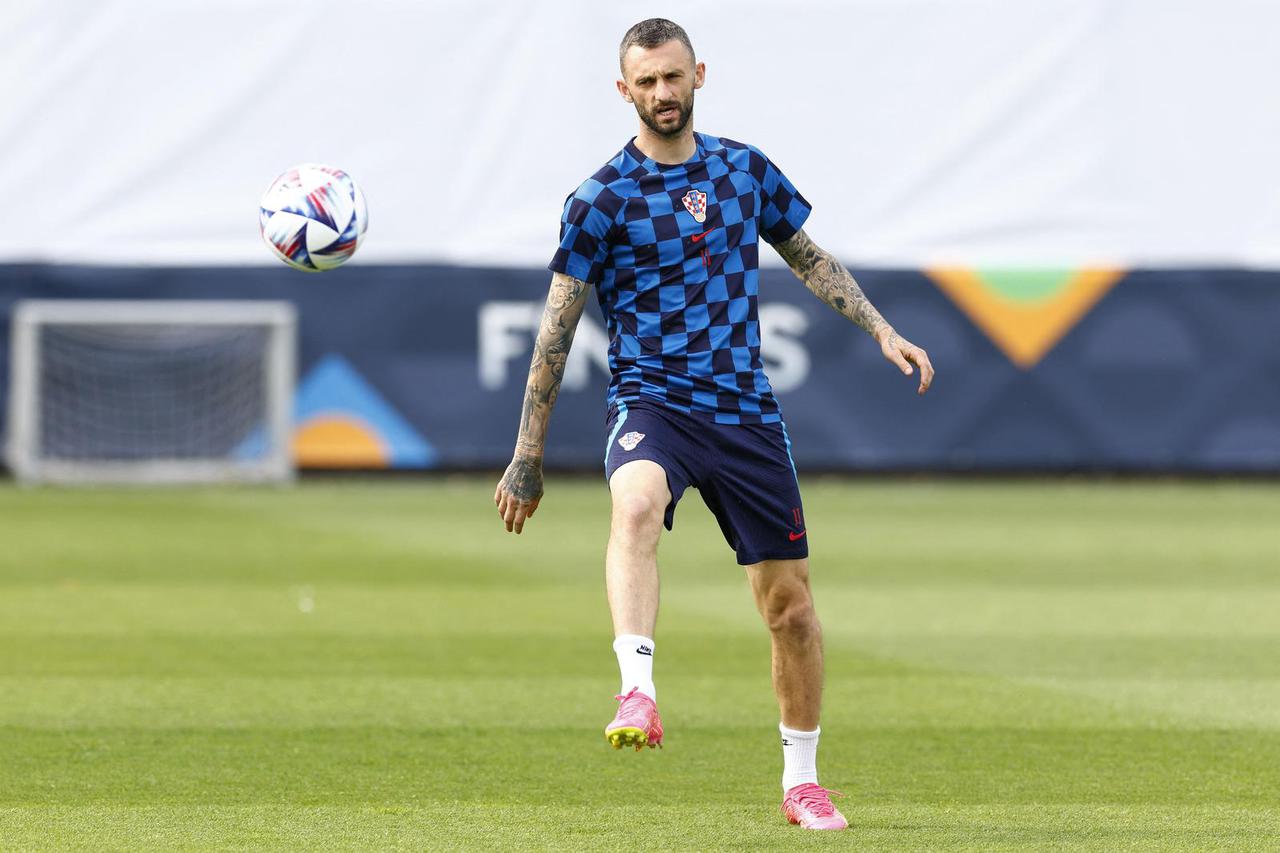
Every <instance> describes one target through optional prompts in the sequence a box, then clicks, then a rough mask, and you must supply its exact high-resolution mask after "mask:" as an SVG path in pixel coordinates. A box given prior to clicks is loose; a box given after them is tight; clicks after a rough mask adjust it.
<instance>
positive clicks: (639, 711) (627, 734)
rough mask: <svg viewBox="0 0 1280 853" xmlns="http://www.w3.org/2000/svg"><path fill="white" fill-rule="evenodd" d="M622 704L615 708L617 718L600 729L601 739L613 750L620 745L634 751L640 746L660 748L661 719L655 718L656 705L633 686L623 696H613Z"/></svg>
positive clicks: (656, 712)
mask: <svg viewBox="0 0 1280 853" xmlns="http://www.w3.org/2000/svg"><path fill="white" fill-rule="evenodd" d="M613 698H614V699H617V700H618V701H619V702H621V703H622V704H621V705H619V706H618V715H617V716H616V717H614V718H613V722H612V723H610V724H609V725H607V726H605V727H604V736H605V739H606V740H608V741H609V743H611V744H613V748H614V749H622V747H623V746H634V747H635V748H636V752H639V751H640V747H642V746H648V747H649V748H650V749H653V748H654V747H655V746H662V717H659V716H658V706H657V704H656V703H655V702H654V701H653V700H652V699H650V698H649V697H648V696H646V695H644V694H643V693H641V692H640V688H638V687H633V688H631V692H630V693H628V694H627V695H626V696H614V697H613Z"/></svg>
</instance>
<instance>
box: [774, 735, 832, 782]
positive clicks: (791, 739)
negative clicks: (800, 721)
mask: <svg viewBox="0 0 1280 853" xmlns="http://www.w3.org/2000/svg"><path fill="white" fill-rule="evenodd" d="M778 731H780V732H782V790H783V792H784V793H785V792H787V791H790V790H791V789H792V788H794V787H795V786H796V785H803V784H804V783H805V782H812V783H813V784H815V785H816V784H818V735H820V734H822V729H821V728H817V729H814V730H813V731H811V732H798V731H796V730H795V729H789V728H787V727H786V726H784V725H782V723H778Z"/></svg>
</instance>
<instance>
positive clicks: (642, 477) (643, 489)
mask: <svg viewBox="0 0 1280 853" xmlns="http://www.w3.org/2000/svg"><path fill="white" fill-rule="evenodd" d="M609 491H610V493H611V494H612V495H613V529H614V531H615V532H618V533H624V534H643V535H652V536H657V535H658V533H659V532H660V531H661V528H662V519H663V516H664V515H665V513H666V510H667V504H668V503H669V502H670V500H671V497H670V491H669V490H668V488H667V476H666V472H664V471H663V469H662V466H660V465H658V463H656V462H651V461H649V460H647V459H644V460H637V461H635V462H629V463H627V464H626V465H623V466H622V467H620V468H618V470H617V471H615V472H614V473H613V476H612V477H611V478H610V480H609Z"/></svg>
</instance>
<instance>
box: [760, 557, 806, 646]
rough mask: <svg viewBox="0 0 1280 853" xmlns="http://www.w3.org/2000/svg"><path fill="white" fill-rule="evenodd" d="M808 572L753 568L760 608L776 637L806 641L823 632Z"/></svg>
mask: <svg viewBox="0 0 1280 853" xmlns="http://www.w3.org/2000/svg"><path fill="white" fill-rule="evenodd" d="M807 568H808V567H807V566H801V567H788V568H780V567H765V564H761V565H760V566H759V567H755V566H753V567H752V569H753V572H752V574H753V577H752V586H753V587H754V589H755V593H756V604H757V605H758V606H759V608H760V615H761V616H762V617H764V621H765V624H766V625H768V626H769V630H770V631H772V632H773V633H774V634H779V635H784V636H787V637H790V638H793V639H798V640H806V639H809V638H810V637H813V636H815V635H817V634H818V633H819V632H820V631H821V627H820V625H819V623H818V614H817V612H816V611H815V610H814V608H813V595H812V594H811V593H810V591H809V576H808V571H807Z"/></svg>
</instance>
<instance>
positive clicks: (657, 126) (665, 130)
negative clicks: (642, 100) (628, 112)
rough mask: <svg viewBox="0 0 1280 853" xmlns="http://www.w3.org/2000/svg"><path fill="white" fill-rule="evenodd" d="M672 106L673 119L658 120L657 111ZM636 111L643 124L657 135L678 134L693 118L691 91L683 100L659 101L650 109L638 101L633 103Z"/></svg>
mask: <svg viewBox="0 0 1280 853" xmlns="http://www.w3.org/2000/svg"><path fill="white" fill-rule="evenodd" d="M672 106H674V107H675V108H676V118H675V121H674V122H673V121H671V120H670V119H667V120H666V122H665V123H663V122H662V121H660V120H659V119H658V117H657V115H656V114H657V113H658V112H659V111H660V110H663V109H666V108H667V107H672ZM635 108H636V113H637V114H638V115H639V116H640V120H641V121H642V122H644V123H645V126H646V127H648V128H649V129H650V130H652V131H653V132H654V133H656V134H657V135H658V136H665V137H672V136H679V135H680V134H681V133H683V132H684V129H685V128H686V127H688V125H689V120H690V119H691V118H693V92H692V91H690V92H689V97H688V98H687V99H686V100H685V101H683V102H671V101H668V102H666V103H660V104H656V105H654V108H653V110H652V111H648V110H645V109H644V107H642V106H640V104H639V103H637V104H636V105H635Z"/></svg>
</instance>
